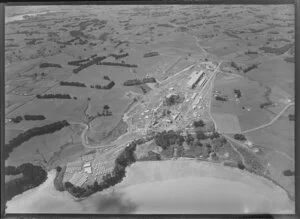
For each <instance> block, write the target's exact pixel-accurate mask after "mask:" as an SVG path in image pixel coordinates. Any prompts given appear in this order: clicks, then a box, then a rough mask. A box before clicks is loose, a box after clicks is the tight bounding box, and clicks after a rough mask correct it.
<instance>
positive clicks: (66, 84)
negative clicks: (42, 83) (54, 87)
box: [59, 81, 86, 87]
mask: <svg viewBox="0 0 300 219" xmlns="http://www.w3.org/2000/svg"><path fill="white" fill-rule="evenodd" d="M59 84H60V85H61V86H74V87H86V85H85V84H84V83H80V82H68V81H61V82H59Z"/></svg>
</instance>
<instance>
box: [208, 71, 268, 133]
mask: <svg viewBox="0 0 300 219" xmlns="http://www.w3.org/2000/svg"><path fill="white" fill-rule="evenodd" d="M227 78H228V76H226V75H225V76H223V75H221V74H220V75H218V76H217V77H216V81H215V87H214V90H216V91H219V92H221V95H226V96H228V101H225V102H223V101H218V100H216V99H215V98H214V97H212V98H213V99H212V105H211V111H212V113H229V114H233V115H236V116H238V120H239V124H240V127H241V130H242V131H245V130H247V129H250V128H255V127H257V126H259V125H262V124H265V123H267V122H269V121H270V115H269V114H270V113H268V112H267V111H266V110H264V109H261V108H260V104H261V103H264V102H265V98H264V96H263V95H264V93H265V92H266V89H265V88H263V87H260V86H259V84H258V83H257V82H253V81H250V80H249V79H247V78H243V77H233V76H230V77H229V78H228V79H227ZM234 89H238V90H240V91H241V94H242V96H241V98H240V99H239V101H236V99H235V97H234V92H233V91H234ZM243 108H244V109H243ZM247 109H250V111H248V110H247Z"/></svg>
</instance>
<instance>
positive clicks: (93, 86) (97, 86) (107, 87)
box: [90, 81, 115, 90]
mask: <svg viewBox="0 0 300 219" xmlns="http://www.w3.org/2000/svg"><path fill="white" fill-rule="evenodd" d="M113 86H115V82H114V81H111V82H110V83H109V84H107V85H104V86H103V85H100V84H96V85H91V86H90V87H91V88H96V89H107V90H109V89H111V88H113Z"/></svg>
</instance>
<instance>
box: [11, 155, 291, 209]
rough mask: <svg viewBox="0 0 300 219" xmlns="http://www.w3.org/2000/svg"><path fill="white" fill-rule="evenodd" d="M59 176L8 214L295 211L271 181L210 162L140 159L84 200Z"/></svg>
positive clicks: (51, 175) (50, 175)
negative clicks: (62, 185) (60, 186)
mask: <svg viewBox="0 0 300 219" xmlns="http://www.w3.org/2000/svg"><path fill="white" fill-rule="evenodd" d="M54 177H55V171H54V170H53V171H50V172H49V173H48V179H47V180H46V182H45V183H43V184H42V185H40V186H39V187H37V188H34V189H32V190H29V191H26V192H24V193H22V194H20V195H18V196H16V197H14V198H13V199H12V200H11V201H9V202H8V203H7V207H8V208H7V209H6V211H7V213H100V214H101V213H141V214H147V213H160V214H165V213H184V214H190V213H247V212H249V213H293V212H294V202H292V201H291V200H289V198H288V196H287V194H286V192H285V191H284V190H282V189H281V188H280V187H278V186H276V185H275V184H273V183H272V182H271V181H268V180H267V179H264V178H263V177H260V176H256V175H253V174H251V173H247V172H245V171H241V170H239V169H235V168H230V167H224V166H222V165H221V164H215V163H209V162H199V161H193V160H185V159H179V160H169V161H158V162H153V161H149V162H148V161H145V162H137V163H134V164H133V165H131V166H130V167H129V168H127V169H126V177H125V178H124V179H123V181H122V182H121V183H119V184H117V185H116V186H114V187H112V188H110V189H107V190H106V191H103V192H99V193H95V194H93V195H91V196H90V197H88V198H86V199H85V200H82V201H76V200H74V199H73V198H72V197H70V194H68V193H67V192H58V191H56V190H55V189H54V186H53V179H54ZM224 206H225V207H224Z"/></svg>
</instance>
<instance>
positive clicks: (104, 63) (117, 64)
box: [98, 62, 138, 68]
mask: <svg viewBox="0 0 300 219" xmlns="http://www.w3.org/2000/svg"><path fill="white" fill-rule="evenodd" d="M98 65H109V66H123V67H128V68H137V67H138V66H137V65H136V64H126V63H118V62H99V63H98Z"/></svg>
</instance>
